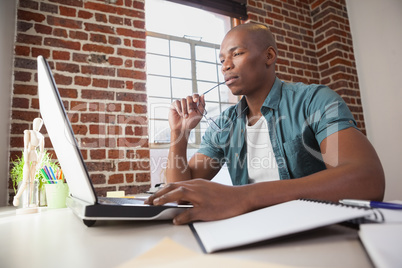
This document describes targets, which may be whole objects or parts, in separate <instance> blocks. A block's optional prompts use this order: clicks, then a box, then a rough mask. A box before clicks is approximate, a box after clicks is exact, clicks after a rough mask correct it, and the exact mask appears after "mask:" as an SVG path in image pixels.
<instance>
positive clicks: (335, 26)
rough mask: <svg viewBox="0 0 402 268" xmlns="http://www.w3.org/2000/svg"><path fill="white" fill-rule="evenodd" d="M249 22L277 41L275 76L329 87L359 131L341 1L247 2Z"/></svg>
mask: <svg viewBox="0 0 402 268" xmlns="http://www.w3.org/2000/svg"><path fill="white" fill-rule="evenodd" d="M247 10H248V15H249V20H250V21H255V22H260V23H265V24H267V25H268V26H269V27H270V29H271V31H272V32H273V34H274V35H275V38H276V40H277V43H278V49H279V51H280V52H279V60H278V64H277V73H278V77H279V78H281V79H282V80H285V81H291V82H304V83H318V84H324V85H327V86H329V87H330V88H331V89H333V90H334V91H336V92H337V93H338V94H339V95H340V96H342V98H343V99H344V100H345V101H346V103H347V104H348V106H349V108H350V110H351V111H352V113H353V116H354V117H355V119H356V121H357V124H358V127H359V128H360V129H361V130H362V131H363V133H365V125H364V117H363V109H362V104H361V98H360V89H359V83H358V77H357V71H356V64H355V58H354V52H353V43H352V36H351V32H350V27H349V20H348V14H347V10H346V3H345V1H344V0H282V1H279V0H248V3H247Z"/></svg>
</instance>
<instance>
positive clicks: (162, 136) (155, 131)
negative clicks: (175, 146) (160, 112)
mask: <svg viewBox="0 0 402 268" xmlns="http://www.w3.org/2000/svg"><path fill="white" fill-rule="evenodd" d="M149 129H150V131H149V140H150V142H152V143H168V142H170V128H169V122H168V121H159V120H149Z"/></svg>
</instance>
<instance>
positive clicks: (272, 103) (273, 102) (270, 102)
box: [262, 77, 283, 110]
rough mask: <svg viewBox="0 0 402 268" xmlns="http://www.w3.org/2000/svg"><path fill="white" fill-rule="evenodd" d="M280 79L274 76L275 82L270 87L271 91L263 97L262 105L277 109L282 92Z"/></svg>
mask: <svg viewBox="0 0 402 268" xmlns="http://www.w3.org/2000/svg"><path fill="white" fill-rule="evenodd" d="M282 84H283V83H282V81H281V80H280V79H279V78H278V77H276V78H275V82H274V84H273V86H272V88H271V91H270V92H269V94H268V96H267V98H266V99H265V101H264V103H263V104H262V106H265V107H268V108H271V109H274V110H276V109H278V107H279V100H280V99H281V94H282Z"/></svg>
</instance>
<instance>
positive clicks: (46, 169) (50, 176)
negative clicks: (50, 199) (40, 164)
mask: <svg viewBox="0 0 402 268" xmlns="http://www.w3.org/2000/svg"><path fill="white" fill-rule="evenodd" d="M44 170H45V172H46V174H47V177H48V178H49V180H50V181H51V182H52V183H55V182H54V181H53V178H52V175H50V172H49V169H48V168H47V166H45V167H44Z"/></svg>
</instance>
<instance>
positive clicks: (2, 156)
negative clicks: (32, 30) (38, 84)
mask: <svg viewBox="0 0 402 268" xmlns="http://www.w3.org/2000/svg"><path fill="white" fill-rule="evenodd" d="M16 2H17V1H9V0H6V1H3V0H2V1H1V2H0V59H1V64H0V92H1V93H0V94H1V98H0V126H1V128H0V148H1V149H0V206H5V205H6V204H7V188H8V153H9V133H10V103H11V87H12V66H13V63H12V62H13V54H14V53H13V51H14V47H13V46H14V36H15V19H16V14H15V10H16Z"/></svg>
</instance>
